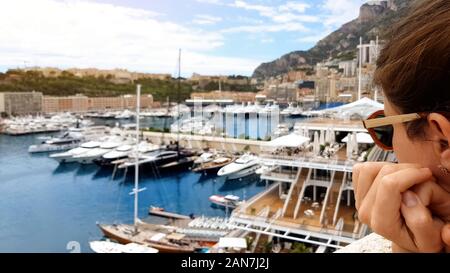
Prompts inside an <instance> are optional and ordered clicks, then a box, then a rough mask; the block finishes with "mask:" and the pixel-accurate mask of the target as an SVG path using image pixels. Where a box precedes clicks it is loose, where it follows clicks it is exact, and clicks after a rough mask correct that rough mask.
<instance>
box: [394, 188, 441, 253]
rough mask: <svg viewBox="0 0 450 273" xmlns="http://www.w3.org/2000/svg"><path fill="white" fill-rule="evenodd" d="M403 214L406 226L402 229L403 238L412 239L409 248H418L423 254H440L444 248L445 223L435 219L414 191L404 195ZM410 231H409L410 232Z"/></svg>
mask: <svg viewBox="0 0 450 273" xmlns="http://www.w3.org/2000/svg"><path fill="white" fill-rule="evenodd" d="M401 212H402V215H403V217H404V219H405V223H406V226H403V228H402V231H401V233H402V235H401V237H404V238H405V237H406V238H408V237H410V238H411V237H412V238H411V240H410V241H409V242H410V243H409V246H408V245H405V246H404V247H406V248H408V249H411V248H409V247H416V248H417V250H420V251H421V252H439V251H441V250H442V248H443V247H444V244H443V242H442V240H441V230H442V227H443V226H444V223H443V222H442V221H441V220H439V218H434V219H433V216H432V215H431V213H430V210H429V209H428V208H427V207H426V206H425V205H424V204H422V202H421V201H420V199H419V198H418V196H417V195H416V194H415V193H414V192H412V191H406V192H404V193H403V194H402V205H401ZM408 229H409V231H410V232H409V231H408ZM402 241H405V242H408V240H402Z"/></svg>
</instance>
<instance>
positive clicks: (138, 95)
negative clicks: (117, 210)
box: [134, 84, 141, 226]
mask: <svg viewBox="0 0 450 273" xmlns="http://www.w3.org/2000/svg"><path fill="white" fill-rule="evenodd" d="M140 104H141V85H140V84H138V85H137V90H136V147H135V153H136V166H135V168H134V225H135V226H136V224H137V220H138V189H139V188H138V187H139V151H138V147H139V115H140V112H139V111H140V108H141V105H140Z"/></svg>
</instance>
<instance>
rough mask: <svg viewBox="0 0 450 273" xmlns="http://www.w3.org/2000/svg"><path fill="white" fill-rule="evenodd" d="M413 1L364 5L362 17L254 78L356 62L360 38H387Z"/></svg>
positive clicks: (257, 72) (261, 68)
mask: <svg viewBox="0 0 450 273" xmlns="http://www.w3.org/2000/svg"><path fill="white" fill-rule="evenodd" d="M411 2H413V1H410V0H394V1H393V8H390V7H385V6H381V5H368V4H364V5H362V6H361V8H360V13H359V16H358V18H356V19H354V20H352V21H350V22H348V23H346V24H344V25H343V26H342V27H340V28H339V29H338V30H336V31H334V32H333V33H331V34H330V35H328V36H327V37H325V38H324V39H322V40H320V41H319V42H318V43H317V44H316V45H315V46H314V47H312V48H311V49H309V50H307V51H294V52H290V53H288V54H285V55H283V56H281V57H280V58H278V59H276V60H274V61H272V62H268V63H262V64H261V65H259V66H258V67H257V68H256V69H255V71H254V72H253V77H256V78H267V77H271V76H277V75H280V74H283V73H286V72H288V71H292V70H302V69H305V68H306V67H308V66H310V65H313V64H315V63H317V62H320V61H323V60H326V59H328V58H329V57H330V56H331V57H333V58H338V59H342V60H349V59H353V58H354V57H355V52H356V51H355V48H356V46H357V44H358V43H359V37H363V40H364V41H366V42H367V41H369V40H375V39H376V37H377V35H378V36H379V39H381V40H382V39H384V37H386V34H387V32H388V30H389V28H390V27H391V26H392V24H394V23H395V22H396V21H398V20H399V19H400V18H402V17H404V16H406V14H407V12H408V10H409V8H410V6H411Z"/></svg>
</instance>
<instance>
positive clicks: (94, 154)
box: [73, 136, 124, 164]
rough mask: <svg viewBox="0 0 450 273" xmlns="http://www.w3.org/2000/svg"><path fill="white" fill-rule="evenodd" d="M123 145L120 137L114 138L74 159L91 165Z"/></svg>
mask: <svg viewBox="0 0 450 273" xmlns="http://www.w3.org/2000/svg"><path fill="white" fill-rule="evenodd" d="M123 144H124V143H123V141H122V140H121V139H120V138H119V137H116V136H113V137H111V138H109V139H107V140H106V141H105V142H103V143H102V144H100V146H99V147H98V148H94V149H91V150H89V151H87V152H85V153H81V154H78V155H74V156H73V159H74V160H75V161H76V162H79V163H81V164H91V163H93V162H94V160H95V159H98V158H100V157H102V156H103V155H104V154H106V153H108V152H110V151H112V150H113V149H116V148H117V147H119V146H121V145H123Z"/></svg>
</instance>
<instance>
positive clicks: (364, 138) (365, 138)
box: [342, 132, 373, 144]
mask: <svg viewBox="0 0 450 273" xmlns="http://www.w3.org/2000/svg"><path fill="white" fill-rule="evenodd" d="M347 141H348V135H347V136H346V137H344V138H343V139H342V142H347ZM356 141H357V143H361V144H363V143H364V144H372V143H373V139H372V137H371V136H370V135H369V134H368V133H362V132H361V133H357V134H356Z"/></svg>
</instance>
